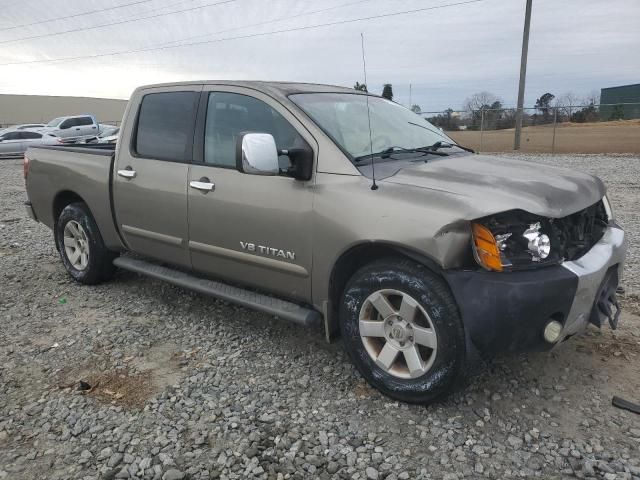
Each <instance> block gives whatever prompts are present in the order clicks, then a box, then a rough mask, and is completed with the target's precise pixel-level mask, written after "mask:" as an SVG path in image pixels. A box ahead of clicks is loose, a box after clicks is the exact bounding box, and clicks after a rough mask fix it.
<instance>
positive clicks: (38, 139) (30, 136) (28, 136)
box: [20, 131, 42, 151]
mask: <svg viewBox="0 0 640 480" xmlns="http://www.w3.org/2000/svg"><path fill="white" fill-rule="evenodd" d="M20 135H21V136H22V142H23V144H22V148H23V149H24V150H25V151H26V150H27V148H29V147H30V146H32V145H39V144H41V143H42V134H41V133H38V132H29V131H23V132H20Z"/></svg>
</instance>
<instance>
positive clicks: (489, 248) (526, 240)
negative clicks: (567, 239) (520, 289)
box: [472, 211, 561, 272]
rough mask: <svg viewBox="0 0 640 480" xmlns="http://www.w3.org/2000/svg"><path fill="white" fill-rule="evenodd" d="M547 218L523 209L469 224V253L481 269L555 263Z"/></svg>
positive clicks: (527, 266) (525, 266)
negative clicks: (471, 239) (471, 243)
mask: <svg viewBox="0 0 640 480" xmlns="http://www.w3.org/2000/svg"><path fill="white" fill-rule="evenodd" d="M550 228H551V226H550V223H549V221H548V220H547V219H544V218H540V217H537V216H535V215H532V214H529V213H527V212H523V211H511V212H504V213H501V214H497V215H493V216H491V217H487V218H484V219H481V220H478V221H476V222H474V223H473V224H472V232H473V253H474V257H475V258H476V261H477V262H478V263H479V264H480V265H481V266H482V267H484V268H485V269H487V270H493V271H497V272H501V271H503V270H521V269H526V268H532V267H535V266H537V265H541V264H544V265H547V264H551V263H557V262H559V261H560V260H561V256H560V255H559V254H558V253H557V252H556V251H555V250H556V249H554V245H553V243H552V240H551V238H552V235H550Z"/></svg>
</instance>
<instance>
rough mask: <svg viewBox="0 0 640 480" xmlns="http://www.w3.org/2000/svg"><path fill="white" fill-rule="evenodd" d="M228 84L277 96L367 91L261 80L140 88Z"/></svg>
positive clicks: (161, 84) (167, 84)
mask: <svg viewBox="0 0 640 480" xmlns="http://www.w3.org/2000/svg"><path fill="white" fill-rule="evenodd" d="M203 84H204V85H227V86H236V87H247V88H253V89H254V90H258V91H261V92H264V93H268V94H271V95H276V96H284V97H286V96H288V95H291V94H294V93H321V92H322V93H329V92H331V93H356V94H361V95H364V93H365V92H362V91H359V90H354V89H353V88H349V87H342V86H338V85H323V84H319V83H303V82H267V81H260V80H197V81H187V82H170V83H158V84H154V85H144V86H142V87H139V88H138V90H146V89H150V88H157V87H176V86H180V85H203Z"/></svg>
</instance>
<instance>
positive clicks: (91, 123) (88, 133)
mask: <svg viewBox="0 0 640 480" xmlns="http://www.w3.org/2000/svg"><path fill="white" fill-rule="evenodd" d="M40 131H41V132H42V133H49V134H52V135H55V136H56V137H59V138H62V139H64V140H65V141H66V142H69V143H72V142H76V141H78V140H80V139H84V138H88V137H95V136H96V135H97V134H98V133H99V132H100V126H99V124H98V121H97V120H96V118H95V117H94V116H93V115H75V116H70V117H58V118H54V119H53V120H51V121H50V122H49V123H47V125H46V126H45V127H44V128H43V129H41V130H40Z"/></svg>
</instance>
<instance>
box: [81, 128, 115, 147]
mask: <svg viewBox="0 0 640 480" xmlns="http://www.w3.org/2000/svg"><path fill="white" fill-rule="evenodd" d="M119 132H120V127H114V126H111V125H105V126H104V127H103V128H102V131H101V132H100V134H99V135H97V136H95V137H89V138H86V139H84V140H83V141H81V142H79V143H116V141H117V140H118V133H119Z"/></svg>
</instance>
